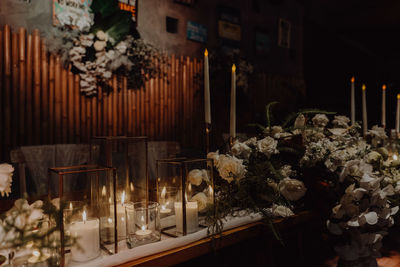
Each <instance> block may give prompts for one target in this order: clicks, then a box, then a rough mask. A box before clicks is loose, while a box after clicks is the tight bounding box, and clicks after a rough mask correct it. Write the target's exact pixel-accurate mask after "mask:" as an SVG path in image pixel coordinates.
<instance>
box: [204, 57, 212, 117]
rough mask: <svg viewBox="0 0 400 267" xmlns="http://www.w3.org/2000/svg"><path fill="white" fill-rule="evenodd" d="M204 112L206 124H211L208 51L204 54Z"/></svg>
mask: <svg viewBox="0 0 400 267" xmlns="http://www.w3.org/2000/svg"><path fill="white" fill-rule="evenodd" d="M204 112H205V121H206V123H208V124H211V104H210V74H209V66H208V51H207V49H206V51H205V52H204Z"/></svg>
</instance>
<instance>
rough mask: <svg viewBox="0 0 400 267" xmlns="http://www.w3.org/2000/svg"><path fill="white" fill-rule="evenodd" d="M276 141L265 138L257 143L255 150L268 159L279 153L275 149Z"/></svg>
mask: <svg viewBox="0 0 400 267" xmlns="http://www.w3.org/2000/svg"><path fill="white" fill-rule="evenodd" d="M277 145H278V141H277V140H275V139H274V138H272V137H269V136H267V137H265V138H264V139H261V140H259V141H258V142H257V149H258V151H260V152H261V153H264V154H265V155H266V156H267V157H268V158H269V157H271V155H273V154H278V153H279V151H278V150H277V149H276V147H277Z"/></svg>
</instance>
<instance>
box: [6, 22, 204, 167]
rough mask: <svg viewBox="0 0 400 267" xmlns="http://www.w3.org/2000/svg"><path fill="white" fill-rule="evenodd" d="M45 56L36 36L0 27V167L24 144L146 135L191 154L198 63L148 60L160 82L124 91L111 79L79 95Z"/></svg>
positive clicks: (197, 111)
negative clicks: (106, 89) (109, 88)
mask: <svg viewBox="0 0 400 267" xmlns="http://www.w3.org/2000/svg"><path fill="white" fill-rule="evenodd" d="M61 64H62V63H61V61H60V57H59V56H57V55H49V54H48V53H47V52H46V47H45V44H44V40H42V39H41V38H40V34H39V31H37V30H35V31H33V32H32V33H31V34H30V33H28V32H27V31H26V30H25V29H23V28H21V29H19V30H18V31H16V32H12V31H11V28H10V27H9V26H8V25H5V26H4V27H1V28H0V161H4V160H8V159H9V151H10V150H11V149H13V148H16V147H20V146H26V145H39V144H55V143H84V142H88V140H89V139H90V137H91V136H93V135H130V136H140V135H146V136H148V137H149V138H150V139H151V140H168V141H178V142H180V143H181V144H182V146H183V147H185V146H187V147H193V146H197V147H199V146H200V145H201V144H203V142H204V140H203V139H204V138H203V128H204V127H203V126H204V121H203V120H204V119H203V117H204V116H203V104H202V99H203V98H202V85H201V83H200V82H199V79H195V76H196V75H197V76H199V75H202V74H201V72H202V69H203V67H202V64H203V63H202V61H201V60H196V59H194V60H193V59H191V58H189V57H187V58H184V57H176V56H174V55H171V56H169V57H168V58H167V62H165V64H161V63H160V62H159V61H156V64H158V65H159V66H160V67H161V69H162V70H163V72H164V73H165V74H166V75H165V76H163V75H160V76H159V77H156V78H153V79H151V80H149V81H147V82H146V83H145V86H144V88H140V89H137V90H130V89H129V90H128V88H127V79H126V78H124V77H116V76H115V77H113V78H112V79H111V81H110V85H112V87H113V91H112V92H111V93H109V94H105V93H104V94H103V91H102V89H101V88H99V94H98V95H97V96H96V97H92V98H88V97H85V96H84V95H82V94H81V93H80V89H79V76H78V75H76V74H73V73H72V72H71V71H70V70H69V69H65V68H63V66H62V65H61Z"/></svg>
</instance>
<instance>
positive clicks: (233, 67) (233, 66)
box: [232, 64, 236, 72]
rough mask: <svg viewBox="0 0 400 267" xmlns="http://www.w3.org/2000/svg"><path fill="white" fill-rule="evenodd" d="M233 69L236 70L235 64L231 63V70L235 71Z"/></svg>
mask: <svg viewBox="0 0 400 267" xmlns="http://www.w3.org/2000/svg"><path fill="white" fill-rule="evenodd" d="M235 71H236V65H235V64H233V65H232V72H235Z"/></svg>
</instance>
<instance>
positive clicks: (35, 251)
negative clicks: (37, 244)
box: [32, 249, 40, 258]
mask: <svg viewBox="0 0 400 267" xmlns="http://www.w3.org/2000/svg"><path fill="white" fill-rule="evenodd" d="M32 255H33V256H35V257H38V258H39V257H40V251H39V250H37V249H35V250H34V251H33V252H32Z"/></svg>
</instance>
